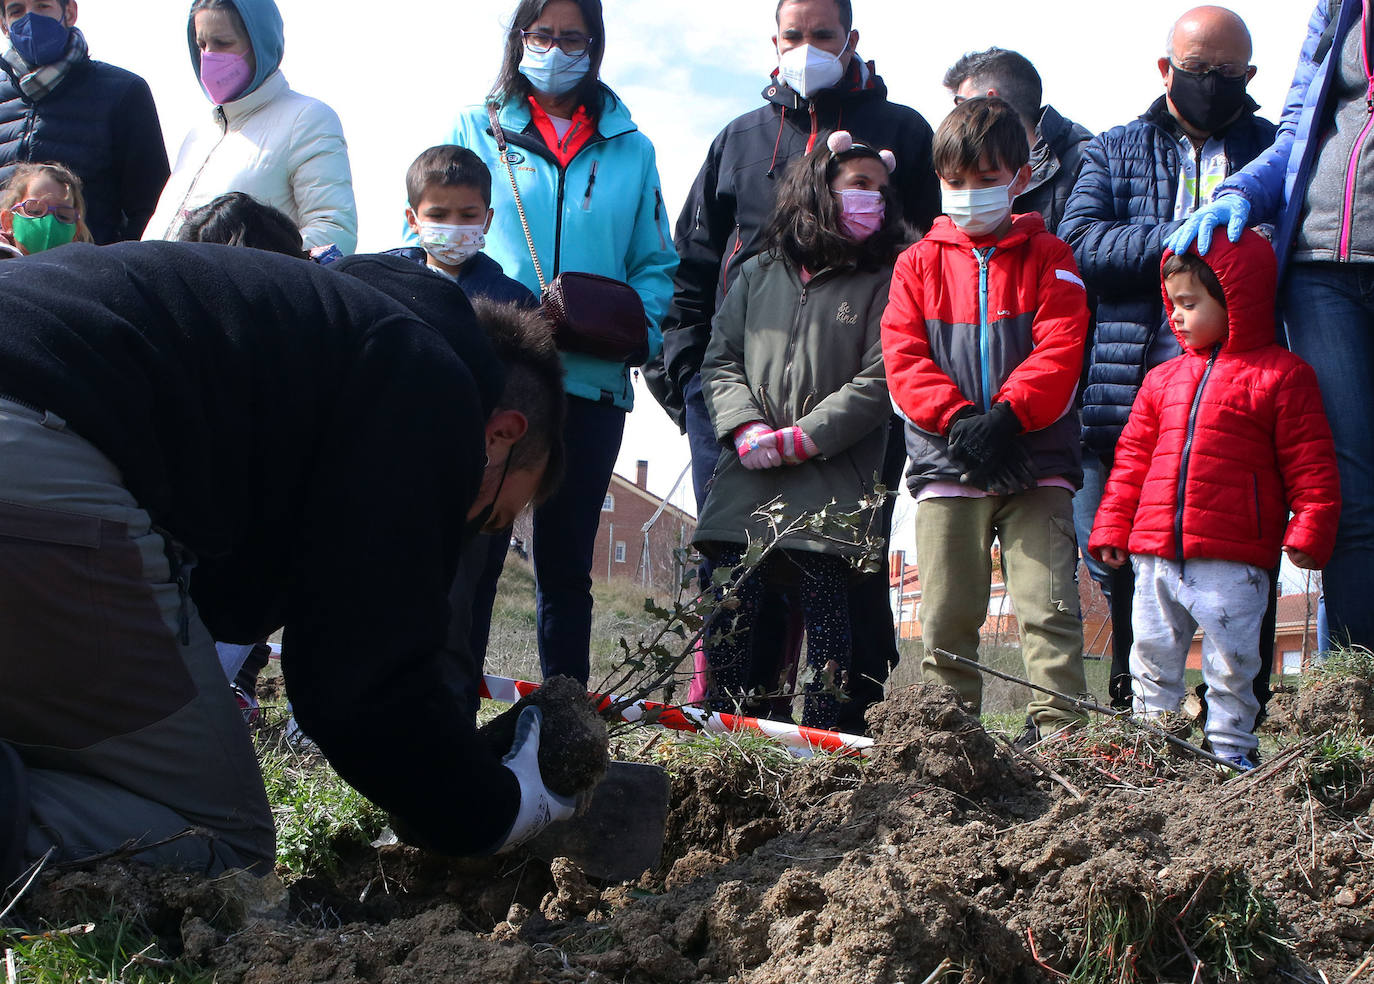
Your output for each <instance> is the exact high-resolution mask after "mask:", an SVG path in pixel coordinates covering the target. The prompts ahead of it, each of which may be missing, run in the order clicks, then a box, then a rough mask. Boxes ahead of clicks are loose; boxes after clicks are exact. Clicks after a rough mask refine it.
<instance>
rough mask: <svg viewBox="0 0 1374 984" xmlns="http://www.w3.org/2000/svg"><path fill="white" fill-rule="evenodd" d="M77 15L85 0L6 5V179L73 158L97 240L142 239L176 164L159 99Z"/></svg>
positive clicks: (1, 102)
mask: <svg viewBox="0 0 1374 984" xmlns="http://www.w3.org/2000/svg"><path fill="white" fill-rule="evenodd" d="M76 14H77V8H76V0H4V6H3V7H0V31H3V32H4V34H5V37H6V38H8V39H9V42H10V44H9V48H8V49H7V50H6V51H5V52H4V53H3V54H0V181H4V180H7V179H8V178H9V174H10V172H11V171H12V170H13V169H14V165H15V164H24V163H44V162H47V161H56V162H57V163H59V164H65V165H66V166H67V167H68V168H70V169H71V170H73V171H75V172H76V174H77V176H78V177H80V178H81V181H82V184H83V186H84V190H85V194H86V225H87V227H88V228H89V229H90V230H91V236H92V237H93V238H94V239H95V241H96V242H97V243H100V244H104V243H113V242H120V241H122V240H125V239H138V238H139V237H140V236H142V235H143V227H144V226H145V225H147V224H148V219H149V218H150V217H151V216H152V214H153V209H154V208H156V207H157V200H158V196H159V195H161V194H162V186H163V185H164V184H166V183H167V175H168V173H169V169H168V166H167V148H166V146H165V145H164V144H163V142H162V126H161V124H160V123H159V122H158V118H157V107H156V106H154V105H153V94H152V93H151V92H150V91H149V90H148V83H146V82H144V81H143V79H142V78H140V77H139V76H137V75H135V74H133V73H132V72H126V71H125V70H124V69H122V68H116V67H115V66H114V65H107V64H105V63H104V62H99V61H95V60H94V59H92V58H91V57H90V54H89V52H88V51H87V48H86V38H85V36H84V35H83V34H82V33H81V31H80V30H79V29H78V28H77V27H76Z"/></svg>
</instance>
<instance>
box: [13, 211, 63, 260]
mask: <svg viewBox="0 0 1374 984" xmlns="http://www.w3.org/2000/svg"><path fill="white" fill-rule="evenodd" d="M10 217H11V218H12V219H13V221H14V239H15V242H17V243H18V244H19V245H20V246H23V247H24V249H26V250H27V251H28V252H29V253H41V252H43V250H45V249H52V248H54V247H56V246H65V245H67V243H69V242H71V241H72V240H73V239H75V238H76V223H75V222H60V221H58V218H57V216H55V215H45V216H43V217H42V218H41V219H31V218H29V217H28V216H27V215H20V214H19V213H18V212H14V213H12V214H11V216H10Z"/></svg>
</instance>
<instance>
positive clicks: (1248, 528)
mask: <svg viewBox="0 0 1374 984" xmlns="http://www.w3.org/2000/svg"><path fill="white" fill-rule="evenodd" d="M1162 280H1163V285H1164V306H1165V311H1166V313H1167V314H1168V317H1169V324H1170V326H1171V327H1172V328H1173V330H1174V333H1175V334H1176V335H1177V336H1178V339H1179V342H1180V343H1181V344H1182V345H1183V350H1184V351H1183V354H1182V355H1180V356H1178V357H1177V358H1174V359H1171V360H1169V361H1168V362H1165V363H1164V364H1162V365H1160V366H1158V367H1156V368H1155V369H1153V370H1151V372H1150V373H1149V374H1148V375H1147V376H1146V377H1145V382H1144V385H1143V386H1142V387H1141V389H1140V393H1139V395H1138V396H1137V397H1136V401H1135V404H1134V406H1132V408H1131V416H1130V420H1129V421H1128V422H1127V424H1126V429H1125V430H1124V431H1123V432H1122V434H1121V439H1120V441H1119V442H1118V444H1117V447H1116V458H1115V462H1114V464H1113V466H1112V472H1111V478H1110V479H1109V480H1108V482H1107V487H1106V491H1105V492H1104V494H1103V496H1102V504H1101V505H1100V506H1099V507H1098V510H1097V518H1096V521H1095V523H1094V525H1093V534H1092V538H1091V539H1090V540H1089V543H1088V546H1089V549H1090V550H1091V551H1092V553H1093V554H1094V555H1095V556H1097V557H1098V558H1099V559H1100V560H1102V562H1103V563H1105V564H1108V565H1110V566H1112V567H1120V566H1121V565H1122V564H1124V563H1126V561H1127V560H1129V561H1130V562H1131V563H1132V564H1133V565H1134V566H1135V577H1136V580H1135V585H1136V588H1135V598H1134V609H1133V611H1134V615H1133V618H1132V623H1131V624H1132V628H1133V629H1134V631H1135V644H1134V646H1133V647H1132V648H1131V676H1132V678H1133V686H1134V691H1135V709H1136V711H1137V713H1143V714H1145V715H1147V716H1153V715H1157V714H1162V713H1165V712H1168V711H1174V710H1177V709H1178V706H1179V702H1180V701H1181V700H1182V698H1183V694H1184V689H1183V671H1184V666H1185V663H1186V660H1187V657H1188V647H1189V646H1190V644H1191V643H1192V639H1193V634H1194V632H1196V630H1197V628H1198V627H1199V626H1201V628H1202V634H1203V641H1202V676H1203V680H1204V681H1205V682H1206V684H1207V701H1208V714H1207V725H1206V732H1207V738H1208V740H1209V741H1210V742H1211V745H1212V750H1213V752H1214V753H1215V754H1217V755H1220V756H1222V757H1223V758H1226V759H1228V760H1230V761H1231V762H1233V763H1235V764H1236V766H1237V767H1239V768H1241V769H1249V768H1253V767H1254V757H1255V749H1256V747H1257V745H1256V741H1255V736H1254V733H1253V732H1254V726H1255V718H1256V716H1257V715H1258V713H1259V703H1258V701H1257V700H1256V699H1255V696H1254V691H1253V688H1252V681H1253V679H1254V676H1255V671H1256V670H1257V669H1258V667H1259V660H1260V654H1259V629H1260V621H1261V619H1262V618H1263V616H1264V610H1265V606H1266V604H1267V601H1268V598H1267V594H1268V587H1269V574H1268V571H1269V570H1270V569H1272V568H1273V567H1274V566H1275V565H1276V564H1278V562H1279V551H1280V548H1282V550H1283V553H1285V554H1287V556H1288V559H1289V560H1290V561H1292V562H1293V563H1294V564H1296V565H1297V566H1298V567H1305V568H1320V567H1322V566H1323V565H1324V564H1325V563H1326V561H1327V560H1328V559H1329V558H1330V556H1331V548H1332V546H1333V544H1334V542H1335V537H1336V521H1337V519H1338V517H1339V515H1340V491H1339V481H1338V479H1337V475H1336V454H1335V449H1334V447H1333V446H1332V442H1331V429H1330V427H1329V426H1328V424H1327V420H1326V414H1325V412H1324V411H1323V409H1322V401H1321V392H1320V391H1319V389H1318V388H1317V377H1316V374H1315V373H1314V372H1313V371H1312V367H1311V366H1309V365H1308V364H1307V363H1306V362H1304V361H1303V360H1302V359H1300V358H1298V357H1297V356H1296V355H1294V354H1292V353H1291V352H1289V351H1287V350H1286V349H1283V348H1281V347H1280V346H1279V345H1278V344H1277V343H1276V341H1275V331H1274V324H1275V322H1274V291H1275V286H1276V280H1277V264H1276V263H1275V259H1274V251H1273V249H1272V247H1271V246H1270V245H1269V243H1268V242H1267V241H1266V240H1265V239H1264V238H1263V237H1262V236H1260V235H1259V234H1258V233H1256V232H1253V231H1246V233H1245V234H1244V235H1243V236H1242V237H1241V239H1240V241H1239V242H1237V243H1234V244H1233V243H1231V242H1229V241H1225V240H1224V239H1223V241H1222V242H1218V243H1213V245H1212V249H1211V252H1209V253H1208V254H1207V257H1206V259H1205V260H1204V259H1203V258H1202V257H1200V256H1198V254H1197V253H1196V252H1194V251H1189V252H1188V253H1183V254H1177V255H1175V254H1173V253H1168V252H1166V253H1165V254H1164V262H1163V266H1162ZM1290 512H1291V513H1292V517H1291V518H1290V517H1289V514H1290Z"/></svg>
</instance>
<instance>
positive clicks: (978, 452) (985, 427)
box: [949, 402, 1021, 471]
mask: <svg viewBox="0 0 1374 984" xmlns="http://www.w3.org/2000/svg"><path fill="white" fill-rule="evenodd" d="M1019 433H1021V421H1020V420H1018V419H1017V418H1016V414H1015V413H1014V412H1013V411H1012V409H1011V404H1009V403H1006V402H1002V403H998V404H995V405H994V406H993V408H992V409H991V410H989V411H988V412H987V413H974V414H970V415H968V416H967V417H961V418H959V419H956V420H955V421H954V423H953V424H952V425H951V426H950V428H949V453H950V454H951V455H953V456H954V457H956V458H958V459H959V460H960V461H962V462H963V463H964V464H966V465H967V466H968V467H969V470H970V471H976V470H978V469H980V468H986V467H987V466H988V465H990V464H991V463H992V462H993V461H994V460H996V459H997V458H998V457H1000V456H1001V455H1002V453H1003V452H1004V451H1006V449H1007V448H1008V447H1009V446H1010V445H1011V442H1012V438H1014V437H1015V436H1016V435H1017V434H1019Z"/></svg>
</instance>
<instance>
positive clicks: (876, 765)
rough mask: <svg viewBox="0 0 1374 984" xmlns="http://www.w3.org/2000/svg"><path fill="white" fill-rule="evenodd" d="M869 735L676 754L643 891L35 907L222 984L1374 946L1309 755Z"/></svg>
mask: <svg viewBox="0 0 1374 984" xmlns="http://www.w3.org/2000/svg"><path fill="white" fill-rule="evenodd" d="M869 720H870V724H871V728H872V732H873V734H874V737H875V741H876V743H875V747H874V749H873V754H872V757H871V758H870V759H869V760H868V761H867V763H865V764H864V765H862V766H860V765H858V764H856V763H855V762H853V761H850V760H843V759H818V760H815V761H813V762H811V763H809V764H806V765H803V766H791V767H787V766H784V765H783V764H781V763H779V762H778V761H777V760H776V759H769V758H768V757H767V756H759V755H750V754H747V753H740V754H725V753H722V754H720V755H716V756H710V755H704V756H703V755H698V756H696V757H685V758H683V759H681V760H676V761H672V762H670V763H669V767H670V768H671V769H672V770H673V772H674V786H673V794H674V809H673V815H672V817H671V819H670V822H669V830H670V843H669V846H668V856H667V858H666V859H665V863H664V866H663V868H662V869H660V870H659V871H658V872H654V873H651V874H650V875H648V876H646V877H645V878H643V879H641V880H640V881H639V882H638V883H636V884H633V885H630V884H625V885H612V886H603V885H598V884H596V883H595V882H593V881H591V880H589V879H587V878H586V877H585V875H584V874H583V873H582V872H581V871H579V870H578V869H577V868H576V867H575V866H574V865H572V864H571V863H569V862H567V861H566V860H564V859H558V860H555V861H554V862H553V863H552V865H551V866H550V865H547V864H544V863H542V862H539V861H537V860H535V859H532V858H526V857H519V856H515V857H505V858H500V859H478V860H473V861H468V862H452V861H442V860H440V859H435V858H432V857H429V856H426V855H424V854H423V853H422V852H419V851H417V850H414V849H411V848H385V849H382V850H381V851H376V852H370V853H367V854H366V856H359V857H357V858H353V859H350V860H348V861H347V863H346V865H345V867H344V870H342V871H341V872H340V873H339V874H338V876H336V877H335V878H334V879H332V880H323V879H316V880H311V881H303V882H299V883H297V884H296V885H294V886H292V888H291V890H290V894H289V899H288V900H287V901H288V902H289V906H290V911H289V914H288V915H285V916H284V915H283V914H282V892H281V890H280V887H279V886H278V887H277V888H276V889H264V891H262V892H260V893H258V894H256V895H255V894H253V893H251V892H248V891H247V890H246V889H245V888H243V887H242V886H241V885H239V882H240V881H241V879H235V878H230V879H223V880H219V881H210V882H206V881H205V880H202V879H195V878H190V877H188V876H185V875H168V874H165V873H163V874H158V873H150V872H147V871H146V870H145V869H137V868H132V867H129V866H118V867H111V866H106V867H102V868H100V869H97V870H96V871H94V872H88V873H81V872H77V873H68V874H63V875H58V876H45V877H44V878H43V879H41V880H40V882H41V888H39V889H37V890H36V891H35V892H34V893H33V894H32V896H31V897H30V898H26V899H25V900H23V904H24V911H25V912H26V914H27V915H28V918H30V919H34V920H36V919H39V918H41V919H45V920H48V921H50V922H53V923H63V924H68V923H69V922H70V921H74V920H76V919H78V918H82V917H83V914H84V913H89V912H97V913H98V912H107V911H109V910H110V909H111V908H113V909H114V910H115V911H124V910H125V909H131V910H133V911H135V912H136V914H137V916H138V918H139V919H140V920H141V921H142V922H143V923H144V924H145V925H147V926H149V927H150V928H152V929H153V930H154V931H155V932H156V933H157V934H158V936H159V939H160V941H161V943H162V947H163V951H164V952H165V953H166V954H167V955H169V956H173V957H175V956H179V955H182V956H185V957H186V958H187V959H190V960H194V961H195V962H196V963H197V965H198V966H202V967H204V968H206V969H207V970H209V971H211V972H213V973H214V974H215V975H216V979H217V980H219V981H222V982H225V984H238V982H245V984H277V982H285V981H299V980H312V981H338V982H345V981H347V982H355V981H356V982H362V981H369V982H370V981H377V982H393V981H395V982H399V981H407V982H421V984H428V982H430V981H440V980H443V981H454V980H481V981H512V982H516V981H519V982H549V984H552V982H587V984H591V982H593V981H597V982H601V981H606V980H607V979H610V980H616V981H621V982H625V984H677V982H687V981H703V982H719V984H724V982H727V981H728V982H732V984H784V982H786V984H796V982H824V984H897V982H907V984H914V982H918V981H925V980H926V979H927V978H928V977H930V975H932V974H934V973H935V972H936V971H937V969H938V968H940V967H941V966H942V965H943V966H945V968H946V970H947V971H948V973H947V974H946V975H945V976H942V977H939V980H941V981H942V984H949V982H950V981H952V980H954V979H956V978H957V979H958V980H960V981H962V982H964V984H975V982H978V984H982V982H989V984H994V982H995V984H1032V982H1040V981H1044V980H1049V979H1061V978H1063V977H1064V976H1066V975H1070V974H1077V975H1078V977H1079V979H1084V980H1087V979H1092V980H1106V979H1111V980H1132V981H1146V980H1176V981H1185V980H1190V979H1193V978H1194V975H1195V964H1194V959H1198V960H1201V961H1202V962H1203V967H1202V969H1201V971H1200V972H1198V973H1197V979H1199V980H1208V981H1235V980H1240V981H1245V982H1246V984H1269V982H1272V984H1278V982H1280V981H1285V982H1286V981H1294V980H1297V981H1316V980H1318V979H1319V974H1318V971H1320V972H1322V973H1324V974H1325V975H1326V977H1327V978H1328V979H1330V980H1344V979H1346V978H1347V977H1348V976H1349V975H1350V974H1351V971H1352V970H1354V968H1355V967H1356V966H1357V965H1359V964H1360V962H1361V960H1362V959H1363V958H1364V956H1365V955H1366V954H1367V953H1369V952H1371V948H1374V909H1372V907H1371V901H1372V900H1374V873H1371V869H1374V818H1372V817H1371V816H1370V814H1369V813H1368V812H1366V813H1363V814H1361V815H1360V816H1358V817H1354V818H1352V817H1350V816H1349V815H1342V814H1341V813H1338V812H1335V811H1332V810H1328V809H1327V808H1325V807H1324V806H1323V805H1322V802H1321V801H1320V799H1319V798H1318V797H1316V796H1314V795H1313V794H1312V792H1311V781H1310V777H1311V775H1312V769H1313V767H1314V762H1315V760H1314V759H1312V758H1311V757H1310V756H1309V757H1308V758H1304V757H1303V756H1301V755H1297V753H1295V754H1294V756H1290V759H1289V760H1288V764H1287V765H1284V766H1282V767H1275V768H1272V769H1269V770H1268V771H1265V770H1263V769H1261V770H1259V771H1257V772H1254V773H1250V774H1248V775H1246V776H1243V777H1239V778H1236V779H1230V780H1227V781H1222V779H1221V777H1220V775H1219V774H1218V773H1216V772H1215V771H1213V770H1211V769H1209V768H1207V767H1206V766H1202V765H1199V764H1198V763H1196V762H1195V761H1194V760H1191V759H1174V758H1172V757H1168V756H1167V755H1165V754H1162V753H1161V754H1156V753H1157V751H1158V750H1157V749H1156V748H1155V747H1154V746H1151V745H1149V744H1148V743H1142V742H1140V741H1137V740H1134V739H1132V738H1131V729H1130V728H1129V726H1128V725H1125V724H1121V723H1118V722H1108V723H1107V724H1105V725H1101V726H1099V727H1098V728H1097V729H1096V730H1095V731H1092V733H1090V734H1089V733H1085V734H1084V735H1083V736H1081V737H1074V738H1073V740H1071V741H1069V740H1066V741H1064V742H1062V743H1060V747H1058V748H1057V749H1054V748H1045V749H1042V751H1041V753H1040V754H1038V755H1037V760H1038V761H1039V762H1040V763H1041V766H1042V767H1043V770H1044V771H1040V770H1037V769H1035V768H1032V767H1031V766H1030V765H1029V764H1028V762H1027V760H1026V759H1024V758H1023V757H1021V756H1018V755H1017V754H1016V753H1013V752H1012V751H1011V750H1010V749H1009V748H1008V747H1006V746H1004V745H1001V744H999V743H997V742H995V741H993V740H992V739H990V738H989V737H988V736H987V734H985V733H984V732H983V730H982V728H981V727H980V726H979V725H978V722H977V720H976V719H974V718H973V717H971V716H970V715H969V714H968V713H967V712H966V711H965V710H964V709H963V708H962V707H960V705H959V702H958V700H957V698H956V696H955V693H954V691H952V690H950V689H948V688H943V687H934V686H923V687H913V688H910V689H907V690H903V691H901V692H898V693H895V694H893V695H891V696H890V697H889V699H888V700H887V701H885V702H884V703H883V704H881V705H879V706H878V707H876V708H875V709H874V710H873V711H872V712H871V714H870V719H869ZM1112 728H1115V729H1117V730H1116V731H1115V732H1113V731H1112V730H1111V729H1112ZM1090 730H1091V729H1090ZM1275 762H1276V763H1278V762H1279V760H1278V758H1277V757H1276V758H1275ZM1075 770H1077V771H1075ZM1048 771H1053V772H1054V773H1055V775H1056V776H1058V779H1051V778H1049V777H1048V775H1047V774H1046V773H1047V772H1048ZM1066 775H1068V776H1069V779H1067V780H1066V779H1065V776H1066ZM1347 806H1348V804H1347ZM1366 831H1369V832H1370V833H1367V832H1366ZM226 893H228V894H227V895H226ZM1228 940H1236V941H1238V945H1237V946H1234V947H1233V948H1232V950H1231V951H1230V953H1229V957H1228V954H1227V951H1226V950H1225V946H1224V945H1225V943H1226V941H1228ZM1285 941H1291V943H1290V942H1285ZM1227 959H1232V960H1235V961H1236V967H1235V968H1234V969H1233V970H1231V971H1227V970H1226V969H1225V968H1226V961H1227ZM946 961H948V963H945V962H946ZM1094 968H1096V971H1095V970H1094ZM1104 968H1105V970H1104ZM1097 971H1103V972H1104V973H1107V972H1109V977H1108V976H1103V975H1102V973H1097Z"/></svg>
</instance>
